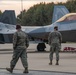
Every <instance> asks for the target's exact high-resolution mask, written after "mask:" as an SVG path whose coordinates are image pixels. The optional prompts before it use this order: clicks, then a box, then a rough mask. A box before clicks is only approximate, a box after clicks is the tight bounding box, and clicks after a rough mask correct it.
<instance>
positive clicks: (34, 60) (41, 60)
mask: <svg viewBox="0 0 76 75" xmlns="http://www.w3.org/2000/svg"><path fill="white" fill-rule="evenodd" d="M36 46H37V44H31V45H30V47H29V48H28V49H27V50H28V51H27V52H28V54H27V55H28V64H29V67H28V68H29V73H28V74H26V75H76V52H60V60H59V65H55V63H56V57H55V54H54V58H53V65H49V64H48V63H49V48H50V47H49V46H48V45H46V46H47V48H46V51H45V52H38V51H37V50H36ZM66 46H70V47H76V43H70V44H62V50H63V48H64V47H66ZM12 52H13V49H12V44H0V75H25V74H23V70H24V68H23V66H22V64H21V60H20V59H19V61H18V63H17V64H16V67H15V69H14V71H13V73H12V74H11V73H9V72H8V71H6V69H5V68H6V67H9V66H10V61H11V59H12Z"/></svg>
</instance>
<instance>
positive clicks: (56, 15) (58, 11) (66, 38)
mask: <svg viewBox="0 0 76 75" xmlns="http://www.w3.org/2000/svg"><path fill="white" fill-rule="evenodd" d="M54 26H58V29H59V31H60V32H61V34H62V38H63V40H62V42H76V13H69V11H68V10H67V8H66V7H65V6H54V12H53V19H52V24H50V25H46V26H22V30H23V31H25V32H26V33H27V34H28V36H29V37H30V39H32V40H34V41H36V40H38V41H39V40H41V41H43V42H47V41H48V35H49V33H50V32H52V31H53V28H54ZM15 28H16V26H15V25H13V24H6V23H2V22H0V41H1V42H4V43H11V42H12V36H13V33H14V32H15V31H16V29H15ZM41 41H39V43H40V42H41ZM38 45H39V44H38ZM39 48H41V47H39Z"/></svg>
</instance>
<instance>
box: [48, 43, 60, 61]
mask: <svg viewBox="0 0 76 75" xmlns="http://www.w3.org/2000/svg"><path fill="white" fill-rule="evenodd" d="M59 51H60V45H59V44H56V43H54V44H51V47H50V56H49V58H50V61H52V60H53V54H54V52H55V53H56V60H57V61H58V60H59Z"/></svg>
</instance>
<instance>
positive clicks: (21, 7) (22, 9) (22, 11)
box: [21, 0, 23, 25]
mask: <svg viewBox="0 0 76 75" xmlns="http://www.w3.org/2000/svg"><path fill="white" fill-rule="evenodd" d="M22 20H23V0H21V25H22Z"/></svg>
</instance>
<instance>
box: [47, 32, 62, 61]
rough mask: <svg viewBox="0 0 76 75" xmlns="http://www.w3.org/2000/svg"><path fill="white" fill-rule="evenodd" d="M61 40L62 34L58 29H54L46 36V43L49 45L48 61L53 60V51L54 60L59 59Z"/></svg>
mask: <svg viewBox="0 0 76 75" xmlns="http://www.w3.org/2000/svg"><path fill="white" fill-rule="evenodd" d="M61 40H62V36H61V33H60V32H58V31H54V32H52V33H50V34H49V37H48V44H49V45H50V55H49V58H50V61H52V60H53V53H54V52H55V53H56V60H57V61H58V60H59V50H60V48H61Z"/></svg>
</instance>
